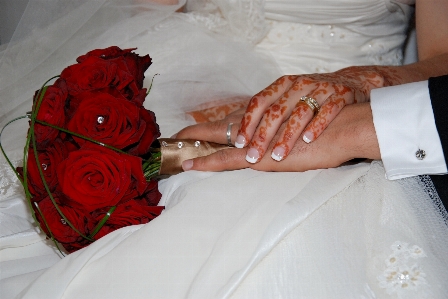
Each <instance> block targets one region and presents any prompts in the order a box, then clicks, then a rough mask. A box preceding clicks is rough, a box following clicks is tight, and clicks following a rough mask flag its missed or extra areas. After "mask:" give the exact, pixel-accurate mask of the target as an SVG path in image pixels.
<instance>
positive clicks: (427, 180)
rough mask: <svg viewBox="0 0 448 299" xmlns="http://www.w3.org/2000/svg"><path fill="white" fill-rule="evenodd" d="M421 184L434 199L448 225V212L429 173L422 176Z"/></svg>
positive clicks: (434, 203)
mask: <svg viewBox="0 0 448 299" xmlns="http://www.w3.org/2000/svg"><path fill="white" fill-rule="evenodd" d="M420 185H421V187H422V188H423V189H424V190H425V191H426V193H427V194H428V196H429V198H430V199H431V200H432V203H433V206H434V207H435V208H436V209H437V211H438V212H439V213H440V215H442V217H443V219H444V220H445V223H446V224H447V225H448V212H447V210H446V209H445V207H444V205H443V203H442V200H441V199H440V197H439V194H438V193H437V190H436V188H435V187H434V184H433V182H432V180H431V177H429V176H428V175H422V176H420Z"/></svg>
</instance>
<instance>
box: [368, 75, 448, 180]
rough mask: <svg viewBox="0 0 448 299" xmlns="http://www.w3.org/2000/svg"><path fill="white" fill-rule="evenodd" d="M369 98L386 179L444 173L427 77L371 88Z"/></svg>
mask: <svg viewBox="0 0 448 299" xmlns="http://www.w3.org/2000/svg"><path fill="white" fill-rule="evenodd" d="M370 101H371V108H372V114H373V123H374V126H375V131H376V135H377V137H378V143H379V146H380V152H381V159H382V160H383V164H384V168H385V169H386V178H387V179H389V180H395V179H400V178H405V177H410V176H416V175H422V174H444V173H447V166H446V163H445V157H444V155H443V150H442V144H441V142H440V138H439V134H438V132H437V128H436V124H435V121H434V115H433V112H432V105H431V99H430V96H429V89H428V81H422V82H415V83H410V84H403V85H397V86H391V87H386V88H378V89H374V90H372V92H371V96H370Z"/></svg>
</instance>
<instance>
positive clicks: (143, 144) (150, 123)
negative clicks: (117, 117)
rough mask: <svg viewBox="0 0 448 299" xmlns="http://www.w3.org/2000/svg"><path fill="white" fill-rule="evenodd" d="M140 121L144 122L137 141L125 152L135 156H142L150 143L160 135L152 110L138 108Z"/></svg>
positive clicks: (147, 150) (149, 146)
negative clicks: (143, 129)
mask: <svg viewBox="0 0 448 299" xmlns="http://www.w3.org/2000/svg"><path fill="white" fill-rule="evenodd" d="M139 116H140V121H141V122H144V123H145V124H146V126H145V131H144V132H143V134H142V136H141V138H140V140H139V142H137V143H136V144H135V146H133V147H132V148H130V149H129V150H128V151H127V152H128V153H130V154H133V155H136V156H142V155H145V154H147V153H148V152H149V149H150V148H151V144H152V143H153V142H154V141H155V140H156V139H157V138H158V137H160V130H159V125H158V124H157V122H156V115H155V114H154V112H152V111H150V110H147V109H146V108H145V107H140V109H139Z"/></svg>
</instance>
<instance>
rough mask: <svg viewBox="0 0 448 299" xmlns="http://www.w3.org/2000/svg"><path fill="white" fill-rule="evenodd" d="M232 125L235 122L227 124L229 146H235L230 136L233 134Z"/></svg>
mask: <svg viewBox="0 0 448 299" xmlns="http://www.w3.org/2000/svg"><path fill="white" fill-rule="evenodd" d="M232 125H233V123H229V124H228V125H227V132H226V137H227V145H228V146H233V144H232V140H231V138H230V136H231V134H232Z"/></svg>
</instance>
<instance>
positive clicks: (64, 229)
mask: <svg viewBox="0 0 448 299" xmlns="http://www.w3.org/2000/svg"><path fill="white" fill-rule="evenodd" d="M134 50H135V49H126V50H122V49H120V48H118V47H110V48H107V49H97V50H93V51H90V52H88V53H87V54H85V55H83V56H80V57H78V59H77V62H78V63H76V64H74V65H71V66H68V67H67V68H65V69H64V70H63V71H62V72H61V74H60V76H57V77H55V78H57V79H56V81H55V82H54V83H53V84H51V85H49V86H47V85H46V84H47V83H48V82H50V80H53V79H55V78H51V79H50V80H49V81H47V82H46V83H45V84H44V86H43V87H42V88H41V89H40V90H38V91H37V92H36V94H35V96H34V101H33V109H32V112H31V113H30V114H29V115H28V117H29V118H30V119H31V120H30V122H29V123H30V129H29V131H28V137H27V143H26V147H25V155H24V164H23V167H19V168H18V169H17V174H18V176H19V179H20V180H21V182H22V184H23V186H24V189H25V193H26V196H27V199H28V202H29V205H30V208H31V210H32V214H33V217H34V218H35V220H36V221H37V222H38V223H39V225H40V227H41V229H42V230H43V231H44V232H45V233H46V234H47V236H48V237H49V238H51V239H52V240H54V241H55V243H56V245H57V244H58V243H59V244H61V245H62V246H63V247H64V248H65V249H66V250H67V251H68V252H73V251H76V250H78V249H80V248H82V247H85V246H87V245H88V244H90V243H92V242H94V241H95V240H97V239H99V238H101V237H102V236H104V235H106V234H108V233H110V232H112V231H114V230H116V229H119V228H121V227H124V226H128V225H134V224H143V223H147V222H149V221H150V220H152V219H154V218H155V217H157V216H158V215H160V213H161V212H162V210H163V207H162V206H157V204H158V202H159V200H160V197H161V194H160V193H159V191H158V185H157V180H156V179H155V178H154V177H155V176H157V175H160V174H164V173H165V174H173V173H178V172H180V171H181V168H180V162H181V160H182V158H183V159H185V158H189V157H194V156H199V155H205V154H208V153H210V152H212V151H215V150H217V149H218V147H217V148H216V149H212V150H211V151H210V146H207V150H205V151H202V153H200V150H199V151H198V152H197V153H195V154H193V155H191V154H188V153H187V155H185V152H183V154H178V153H177V152H174V154H173V149H181V148H182V147H184V148H189V149H191V148H193V149H196V150H198V148H199V147H202V145H201V142H200V141H189V140H184V141H179V140H158V139H157V138H158V137H159V136H160V131H159V127H158V125H157V123H156V118H155V115H154V113H153V112H152V111H150V110H148V109H146V108H145V107H144V106H143V103H144V101H145V97H146V95H147V93H148V91H147V89H146V88H143V80H144V72H145V71H146V70H147V68H148V67H149V66H150V65H151V58H150V57H149V55H146V56H139V55H137V54H135V53H134V52H133V51H134ZM206 144H207V143H206ZM161 147H162V148H165V149H166V150H168V151H167V154H166V155H167V156H169V157H170V158H168V157H165V160H166V161H165V163H164V164H162V162H163V161H162V160H163V159H162V158H163V156H162V154H161V150H160V148H161ZM211 148H213V146H211ZM2 151H3V149H2ZM187 152H188V150H187ZM190 152H191V150H190ZM173 161H174V164H173Z"/></svg>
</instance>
